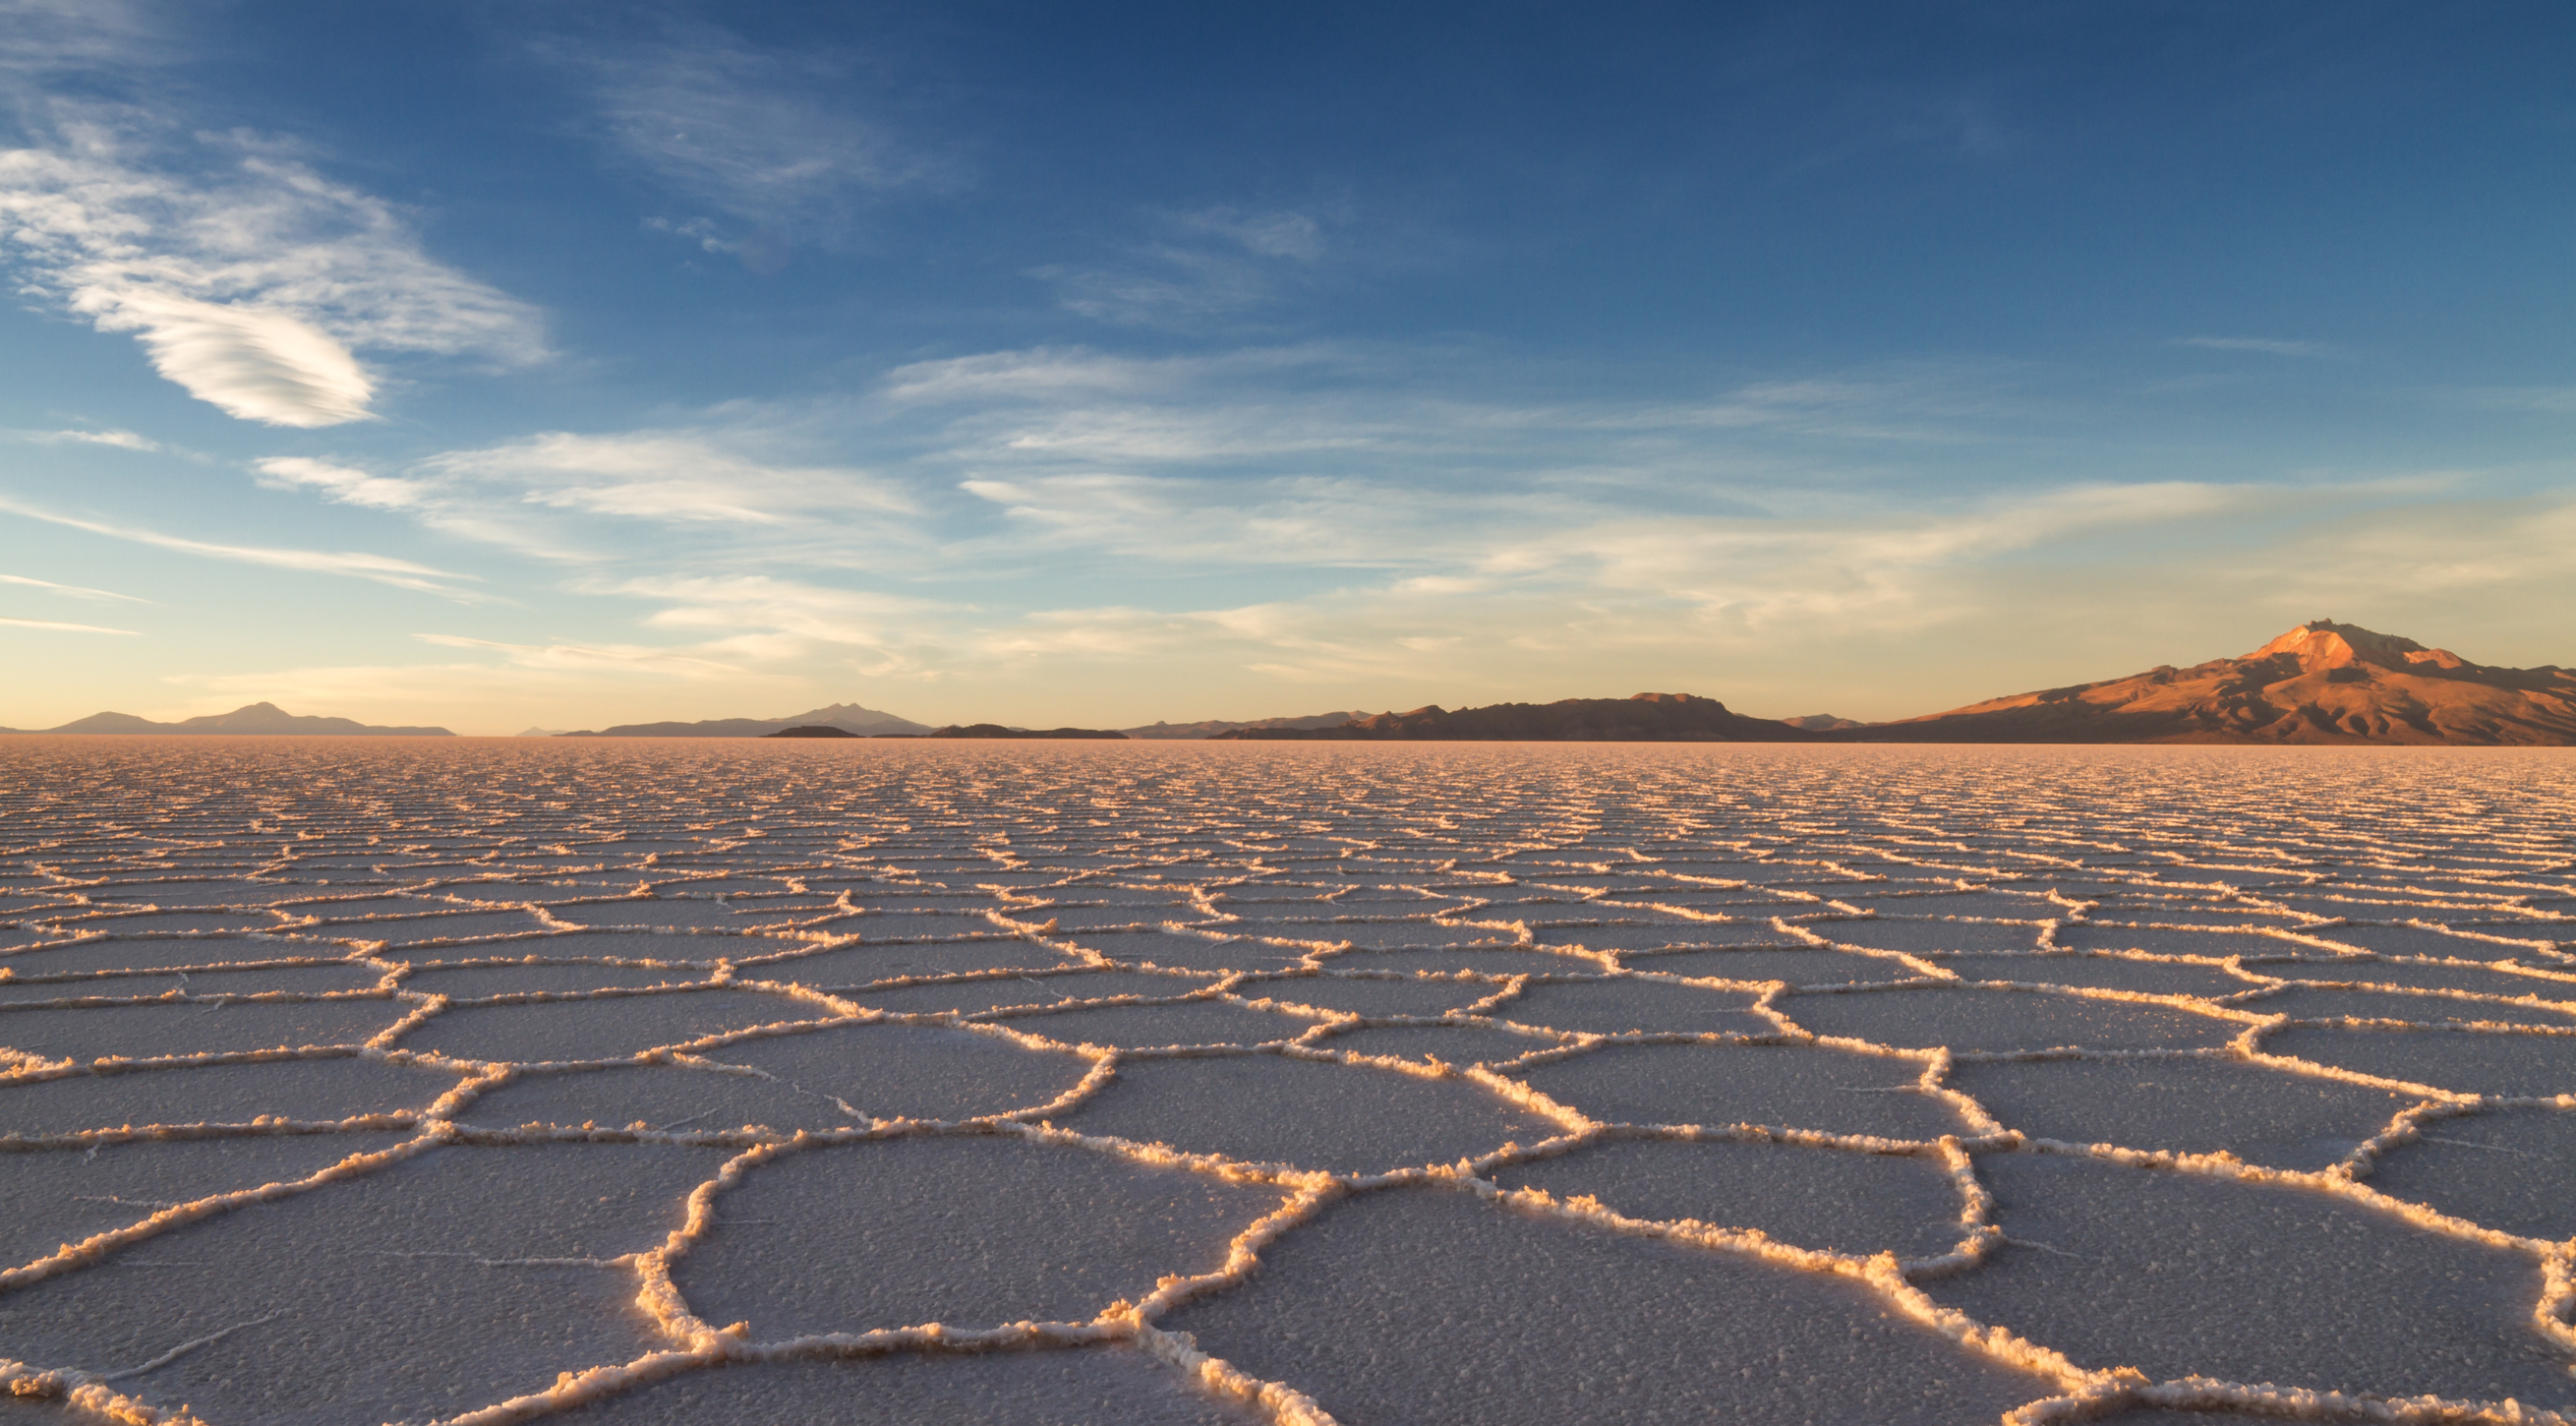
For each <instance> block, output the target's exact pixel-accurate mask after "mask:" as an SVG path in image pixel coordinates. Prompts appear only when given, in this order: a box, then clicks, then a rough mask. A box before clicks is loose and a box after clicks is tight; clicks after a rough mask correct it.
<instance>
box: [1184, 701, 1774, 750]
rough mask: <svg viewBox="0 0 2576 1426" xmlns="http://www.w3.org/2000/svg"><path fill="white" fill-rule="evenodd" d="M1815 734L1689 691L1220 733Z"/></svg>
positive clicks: (1422, 738)
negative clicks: (1752, 714)
mask: <svg viewBox="0 0 2576 1426" xmlns="http://www.w3.org/2000/svg"><path fill="white" fill-rule="evenodd" d="M1815 736H1816V735H1815V734H1813V733H1809V732H1807V731H1806V730H1805V729H1802V728H1792V727H1790V726H1789V725H1788V724H1786V723H1782V722H1780V721H1778V720H1776V719H1771V718H1748V717H1746V716H1744V715H1743V714H1741V713H1736V712H1732V711H1730V710H1729V709H1728V708H1727V706H1726V705H1725V704H1723V703H1720V702H1718V701H1717V700H1716V699H1714V698H1701V697H1698V696H1696V695H1693V694H1688V693H1640V694H1637V695H1635V696H1634V697H1630V698H1566V699H1561V700H1559V701H1557V702H1554V703H1496V704H1491V705H1489V706H1487V707H1483V708H1461V709H1458V710H1457V711H1456V712H1451V711H1450V710H1448V709H1446V708H1442V707H1440V706H1439V705H1437V704H1434V705H1432V706H1430V707H1427V708H1416V709H1414V710H1413V711H1412V712H1410V713H1380V714H1378V715H1376V716H1375V717H1370V718H1353V719H1351V720H1349V721H1347V722H1344V723H1340V724H1337V725H1335V726H1333V727H1329V728H1238V729H1235V730H1234V731H1232V732H1226V733H1218V734H1216V735H1215V737H1216V738H1217V739H1220V740H1225V741H1242V742H1250V741H1263V742H1271V741H1278V742H1289V741H1295V742H1563V743H1797V742H1806V741H1809V740H1811V739H1813V738H1814V737H1815Z"/></svg>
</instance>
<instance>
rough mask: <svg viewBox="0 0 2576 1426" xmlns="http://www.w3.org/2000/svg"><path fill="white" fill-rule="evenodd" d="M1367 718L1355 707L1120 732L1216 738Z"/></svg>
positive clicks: (1137, 735) (1141, 735)
mask: <svg viewBox="0 0 2576 1426" xmlns="http://www.w3.org/2000/svg"><path fill="white" fill-rule="evenodd" d="M1368 716H1369V715H1368V714H1367V713H1366V712H1365V711H1363V710H1361V709H1357V708H1354V709H1352V710H1351V711H1350V712H1348V713H1309V714H1307V715H1306V716H1305V717H1302V718H1254V719H1252V720H1250V721H1248V722H1242V723H1228V722H1225V721H1223V720H1222V719H1216V718H1211V719H1208V720H1207V721H1205V722H1203V723H1148V724H1146V725H1145V726H1143V727H1141V728H1121V729H1119V730H1118V731H1120V732H1122V733H1125V734H1126V735H1127V736H1128V737H1131V738H1147V739H1164V738H1213V737H1215V736H1216V735H1218V734H1219V733H1232V732H1236V731H1238V730H1241V729H1245V728H1335V727H1339V726H1341V725H1342V724H1344V723H1350V722H1356V721H1358V720H1360V719H1363V718H1366V717H1368Z"/></svg>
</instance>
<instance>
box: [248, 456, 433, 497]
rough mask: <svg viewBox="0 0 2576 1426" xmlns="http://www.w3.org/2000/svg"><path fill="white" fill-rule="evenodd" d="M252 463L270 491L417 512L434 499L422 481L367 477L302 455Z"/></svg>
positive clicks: (389, 477)
mask: <svg viewBox="0 0 2576 1426" xmlns="http://www.w3.org/2000/svg"><path fill="white" fill-rule="evenodd" d="M253 464H254V465H256V466H257V467H258V468H259V471H260V476H261V479H260V482H259V483H260V484H262V485H265V486H267V487H269V488H270V489H272V490H295V489H304V490H318V491H320V492H322V495H323V497H324V498H325V499H328V500H330V501H332V502H334V503H336V504H340V505H363V506H366V507H367V508H368V509H371V510H418V509H420V508H421V507H422V506H424V505H427V504H429V503H431V502H432V501H433V500H435V499H436V498H437V492H436V489H435V487H432V486H430V485H429V484H427V483H425V482H422V481H417V480H403V479H400V478H398V477H395V476H386V475H370V474H368V473H367V472H365V471H363V470H351V469H350V468H348V467H347V466H342V465H331V464H329V463H327V462H324V461H318V460H312V459H308V458H306V457H304V456H271V457H268V458H266V459H264V460H259V461H254V462H253Z"/></svg>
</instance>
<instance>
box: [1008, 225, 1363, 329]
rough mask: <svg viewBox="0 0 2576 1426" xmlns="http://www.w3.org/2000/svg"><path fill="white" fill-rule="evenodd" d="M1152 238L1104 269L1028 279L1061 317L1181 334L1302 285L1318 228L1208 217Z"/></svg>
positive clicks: (1317, 253)
mask: <svg viewBox="0 0 2576 1426" xmlns="http://www.w3.org/2000/svg"><path fill="white" fill-rule="evenodd" d="M1155 225H1156V226H1157V227H1159V228H1160V229H1161V236H1159V237H1157V238H1155V239H1154V240H1151V241H1146V242H1141V243H1137V244H1134V245H1132V246H1130V247H1128V248H1127V249H1126V250H1125V251H1124V252H1121V253H1120V254H1118V255H1117V256H1116V257H1115V258H1113V259H1111V260H1110V261H1109V262H1107V263H1095V264H1081V263H1052V264H1049V265H1047V266H1044V267H1037V268H1032V269H1030V270H1029V272H1028V276H1030V277H1034V278H1037V279H1039V280H1040V281H1043V282H1046V283H1049V284H1051V285H1053V286H1054V288H1055V290H1056V302H1057V305H1059V306H1061V307H1063V308H1064V309H1065V310H1067V311H1069V312H1077V313H1080V314H1081V315H1083V316H1085V317H1090V318H1094V319H1096V320H1099V321H1104V322H1116V323H1120V324H1122V325H1127V326H1176V325H1188V324H1192V323H1197V322H1201V321H1204V320H1206V319H1209V318H1214V317H1219V316H1224V315H1227V314H1232V313H1241V312H1247V311H1250V310H1251V309H1254V308H1257V307H1260V306H1262V305H1264V304H1267V303H1269V302H1271V301H1273V300H1275V299H1277V298H1279V297H1281V296H1282V295H1284V294H1286V293H1288V292H1290V291H1292V290H1294V289H1295V288H1296V286H1297V285H1299V284H1300V283H1302V282H1304V281H1307V280H1310V279H1311V276H1312V273H1311V269H1312V268H1313V267H1314V265H1315V264H1316V263H1317V262H1318V261H1319V260H1320V259H1321V258H1322V257H1323V255H1324V228H1323V225H1322V224H1321V223H1318V222H1317V221H1315V219H1314V218H1312V217H1310V216H1308V215H1307V214H1304V213H1299V212H1295V211H1290V210H1281V211H1274V212H1248V211H1245V210H1243V209H1240V208H1233V207H1215V208H1205V209H1200V210H1198V211H1196V212H1191V213H1181V214H1172V215H1165V216H1162V217H1160V218H1158V219H1156V220H1155Z"/></svg>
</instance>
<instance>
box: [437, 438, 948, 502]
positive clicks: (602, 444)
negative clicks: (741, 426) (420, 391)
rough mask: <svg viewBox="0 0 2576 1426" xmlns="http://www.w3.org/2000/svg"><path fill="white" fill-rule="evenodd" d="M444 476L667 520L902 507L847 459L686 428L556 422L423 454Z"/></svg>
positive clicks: (898, 495)
mask: <svg viewBox="0 0 2576 1426" xmlns="http://www.w3.org/2000/svg"><path fill="white" fill-rule="evenodd" d="M419 470H420V471H422V472H424V473H426V474H428V475H430V476H434V477H437V478H440V479H444V480H448V481H456V482H472V483H475V484H478V485H482V486H486V487H495V486H498V487H507V488H512V489H515V490H517V491H518V492H520V494H519V498H520V499H522V500H524V501H527V502H530V503H533V504H536V505H542V506H550V507H553V508H556V509H562V510H572V511H579V512H583V513H588V514H595V515H617V516H625V517H630V518H635V519H644V520H654V521H661V522H665V523H680V524H692V523H719V524H742V525H782V524H786V523H788V522H790V521H791V520H792V519H795V518H796V517H798V516H802V515H807V514H813V513H818V512H819V513H831V514H841V515H852V514H874V513H890V512H901V511H904V510H908V509H910V508H912V503H911V501H910V499H909V498H908V497H907V496H905V494H904V493H903V491H902V490H901V489H900V488H898V487H897V486H895V485H894V484H893V483H892V482H890V481H887V480H884V479H882V478H880V477H878V476H875V475H872V474H870V473H868V472H866V471H862V470H857V469H854V468H851V467H847V466H807V465H779V464H771V463H768V462H765V461H761V460H756V459H753V458H751V457H749V456H746V455H742V454H739V453H737V452H736V451H735V450H733V449H731V448H730V447H729V446H728V445H727V444H725V443H724V442H722V441H721V440H719V439H718V438H716V437H713V436H710V435H707V434H702V433H698V432H690V431H677V432H638V433H632V434H627V435H617V436H585V435H576V434H573V433H571V432H566V431H552V432H548V433H546V434H544V435H539V436H531V437H529V438H527V439H525V440H520V441H512V442H509V443H506V444H503V445H497V446H486V447H483V448H481V449H479V450H468V451H450V452H447V453H446V454H443V455H438V456H433V457H431V458H430V459H428V460H426V461H423V462H421V463H420V466H419Z"/></svg>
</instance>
